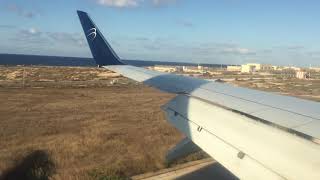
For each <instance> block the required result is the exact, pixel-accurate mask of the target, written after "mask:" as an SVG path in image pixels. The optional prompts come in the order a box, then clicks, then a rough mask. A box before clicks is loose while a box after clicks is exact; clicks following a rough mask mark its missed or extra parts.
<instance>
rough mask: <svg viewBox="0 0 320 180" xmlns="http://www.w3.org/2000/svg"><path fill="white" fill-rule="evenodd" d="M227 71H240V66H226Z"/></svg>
mask: <svg viewBox="0 0 320 180" xmlns="http://www.w3.org/2000/svg"><path fill="white" fill-rule="evenodd" d="M227 71H230V72H240V71H241V66H227Z"/></svg>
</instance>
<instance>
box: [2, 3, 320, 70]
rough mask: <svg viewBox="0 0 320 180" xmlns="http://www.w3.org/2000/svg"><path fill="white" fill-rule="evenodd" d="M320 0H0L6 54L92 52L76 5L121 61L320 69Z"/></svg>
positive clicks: (3, 44) (86, 54)
mask: <svg viewBox="0 0 320 180" xmlns="http://www.w3.org/2000/svg"><path fill="white" fill-rule="evenodd" d="M319 7H320V1H317V0H308V1H303V0H281V1H279V0H268V1H262V0H202V1H195V0H67V1H66V0H55V1H52V0H1V1H0V19H1V21H0V53H18V54H39V55H55V56H76V57H90V56H91V54H90V52H89V49H88V46H87V43H86V41H85V39H84V38H85V37H84V35H83V33H82V29H81V26H80V23H79V20H78V17H77V15H76V10H78V9H80V10H84V11H87V12H88V13H89V14H90V16H91V17H92V19H93V20H94V21H95V23H96V24H97V26H98V27H99V29H100V30H101V31H102V32H103V33H104V35H105V37H106V38H107V39H108V40H109V41H110V43H111V45H112V46H113V48H114V49H115V51H116V52H117V53H118V55H119V56H120V57H121V58H124V59H139V60H161V61H184V62H194V63H217V64H220V63H223V64H241V63H246V62H260V63H272V64H278V65H297V66H309V65H310V64H311V65H312V66H320V23H319V22H318V21H319V19H320V11H319Z"/></svg>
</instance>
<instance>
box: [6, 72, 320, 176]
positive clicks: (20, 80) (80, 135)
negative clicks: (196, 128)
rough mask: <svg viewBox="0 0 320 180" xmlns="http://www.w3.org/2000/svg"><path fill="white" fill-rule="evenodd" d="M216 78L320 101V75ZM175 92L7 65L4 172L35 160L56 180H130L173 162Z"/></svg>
mask: <svg viewBox="0 0 320 180" xmlns="http://www.w3.org/2000/svg"><path fill="white" fill-rule="evenodd" d="M219 72H220V70H219ZM199 78H208V77H202V76H200V77H199ZM210 78H212V79H219V80H218V81H220V82H221V83H230V84H234V85H236V86H242V87H248V88H254V89H259V90H264V91H272V92H275V93H281V94H285V95H290V96H296V97H299V98H305V99H311V100H315V101H320V80H319V79H312V80H305V79H297V78H295V77H287V76H283V75H281V74H280V75H272V74H271V75H270V74H268V75H254V76H251V75H237V74H230V73H226V74H223V73H222V74H221V73H218V74H217V75H212V76H210ZM172 97H174V95H172V94H167V93H163V92H160V91H158V90H156V89H153V88H150V87H146V86H144V85H142V84H140V83H136V82H134V81H131V80H129V79H126V78H124V77H122V76H120V75H118V74H115V73H112V72H109V71H107V70H104V69H98V68H86V67H82V68H77V67H37V66H34V67H22V66H21V67H0V98H1V99H2V103H1V104H0V117H1V120H0V147H1V148H0V173H1V175H6V174H8V173H12V172H15V170H21V169H22V170H26V171H28V170H29V169H24V168H25V166H23V165H24V163H27V164H28V163H31V164H32V163H33V162H35V161H37V162H40V164H42V166H41V168H42V169H41V168H40V169H39V168H38V169H37V167H35V168H36V170H38V171H39V172H43V171H45V172H46V174H43V176H48V177H52V178H53V179H103V178H105V179H108V178H109V179H112V178H113V179H127V178H129V177H132V176H135V175H139V174H143V173H148V172H153V171H158V170H161V169H164V168H167V167H168V166H167V164H166V163H165V155H166V152H167V151H168V150H169V149H170V148H171V147H173V146H174V145H175V144H176V143H177V142H179V141H180V140H181V139H182V138H183V136H182V135H181V134H180V133H179V132H178V131H177V130H176V129H174V128H173V127H172V126H170V125H169V124H168V123H167V122H166V120H165V116H164V114H163V113H162V112H161V110H160V107H161V105H163V104H165V103H166V102H167V101H168V100H169V99H171V98H172ZM203 157H205V155H203V154H201V153H200V154H196V155H193V156H190V157H188V158H187V159H184V160H182V161H181V162H178V163H179V164H180V163H183V162H188V161H192V160H198V159H201V158H203ZM29 167H32V166H29ZM173 167H175V165H173ZM19 168H20V169H19ZM42 170H43V171H42ZM40 174H41V173H40Z"/></svg>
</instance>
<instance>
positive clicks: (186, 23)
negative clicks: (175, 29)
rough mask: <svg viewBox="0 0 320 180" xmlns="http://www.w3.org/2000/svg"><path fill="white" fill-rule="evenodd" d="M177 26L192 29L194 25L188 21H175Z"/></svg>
mask: <svg viewBox="0 0 320 180" xmlns="http://www.w3.org/2000/svg"><path fill="white" fill-rule="evenodd" d="M177 24H178V25H179V26H182V27H187V28H192V27H194V24H193V23H192V22H190V21H186V20H183V21H177Z"/></svg>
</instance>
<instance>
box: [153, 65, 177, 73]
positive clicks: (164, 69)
mask: <svg viewBox="0 0 320 180" xmlns="http://www.w3.org/2000/svg"><path fill="white" fill-rule="evenodd" d="M153 69H154V70H155V71H160V72H175V71H177V68H176V67H174V66H160V65H155V66H154V68H153Z"/></svg>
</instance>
